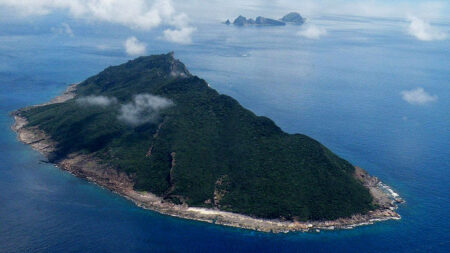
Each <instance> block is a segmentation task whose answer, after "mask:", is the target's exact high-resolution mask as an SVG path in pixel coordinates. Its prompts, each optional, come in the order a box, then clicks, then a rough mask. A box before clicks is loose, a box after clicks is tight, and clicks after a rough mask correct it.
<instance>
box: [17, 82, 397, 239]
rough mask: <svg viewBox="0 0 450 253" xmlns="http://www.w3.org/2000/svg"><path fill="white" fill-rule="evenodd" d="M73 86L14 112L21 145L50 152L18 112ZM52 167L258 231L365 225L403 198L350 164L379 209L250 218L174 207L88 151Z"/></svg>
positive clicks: (158, 206) (387, 215) (180, 213)
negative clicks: (324, 216) (325, 217)
mask: <svg viewBox="0 0 450 253" xmlns="http://www.w3.org/2000/svg"><path fill="white" fill-rule="evenodd" d="M76 85H77V84H73V85H70V86H69V87H68V88H67V90H66V91H65V92H64V93H63V94H61V95H60V96H57V97H55V98H53V99H52V100H51V101H49V102H47V103H44V104H41V105H34V106H30V107H25V108H22V109H19V110H17V111H14V112H12V113H11V115H12V116H13V117H14V120H15V122H14V124H13V125H12V126H11V129H12V130H13V131H15V132H16V133H17V138H18V140H19V141H21V142H22V143H24V144H28V145H30V146H31V147H32V148H33V149H35V150H37V151H38V152H40V153H41V154H42V155H44V156H45V157H47V158H48V156H49V155H50V154H51V153H52V152H53V151H54V150H55V147H56V142H54V141H53V140H52V139H51V138H50V137H49V136H48V135H47V134H46V133H45V132H43V131H42V130H40V129H39V128H38V127H27V123H28V122H27V119H26V118H24V117H22V116H20V112H21V111H26V110H28V109H30V108H34V107H37V106H43V105H48V104H55V103H63V102H65V101H67V100H70V99H73V98H74V97H75V91H76ZM54 165H55V166H56V167H58V168H60V169H63V170H65V171H68V172H69V173H71V174H73V175H75V176H77V177H80V178H84V179H86V180H88V181H90V182H93V183H95V184H97V185H99V186H101V187H104V188H106V189H108V190H111V191H112V192H115V193H117V194H119V195H121V196H123V197H125V198H127V199H129V200H131V201H132V202H133V203H135V204H136V205H137V206H139V207H142V208H144V209H148V210H152V211H155V212H158V213H161V214H164V215H170V216H174V217H178V218H184V219H190V220H196V221H202V222H208V223H213V224H218V225H223V226H229V227H237V228H242V229H248V230H256V231H260V232H272V233H287V232H295V231H299V232H319V231H320V230H334V229H351V228H354V227H357V226H362V225H369V224H373V223H374V222H378V221H385V220H399V219H401V216H400V215H399V214H398V213H397V212H396V211H395V210H396V209H397V207H398V204H399V203H403V202H404V201H403V199H401V198H400V197H399V195H398V194H397V193H395V192H394V191H393V190H392V189H391V188H390V187H389V186H387V185H385V184H383V183H382V182H381V181H380V180H379V179H378V178H377V177H373V176H370V175H369V174H368V173H367V172H366V171H364V170H363V169H361V168H359V167H355V177H356V178H357V179H359V180H360V181H361V182H362V183H363V185H364V186H365V187H367V188H368V189H369V191H370V193H371V195H372V197H373V199H374V201H375V203H376V204H377V205H378V206H379V208H377V209H375V210H372V211H369V212H367V213H366V214H355V215H352V216H351V217H348V218H339V219H336V220H329V221H282V220H268V219H262V218H254V217H250V216H247V215H242V214H237V213H232V212H226V211H221V210H217V209H208V208H201V207H189V206H187V205H176V204H173V203H171V202H167V201H165V200H164V199H163V198H161V197H158V196H156V195H155V194H152V193H149V192H139V191H135V190H134V189H133V185H134V183H133V177H134V175H127V174H125V173H123V172H118V171H117V170H115V169H113V168H109V167H108V166H107V165H104V164H102V163H101V161H100V160H99V159H98V158H96V157H95V156H94V155H93V154H88V155H86V154H80V153H72V154H70V155H68V156H67V157H66V158H64V159H62V160H59V161H57V162H56V163H54Z"/></svg>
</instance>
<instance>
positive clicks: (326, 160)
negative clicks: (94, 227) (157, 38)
mask: <svg viewBox="0 0 450 253" xmlns="http://www.w3.org/2000/svg"><path fill="white" fill-rule="evenodd" d="M66 95H68V97H66V98H65V99H61V100H60V101H54V102H50V103H47V104H43V105H39V106H31V107H27V108H23V109H20V110H18V111H16V112H14V113H13V114H14V116H15V117H16V126H15V127H14V129H15V130H16V131H17V132H18V133H19V139H21V140H22V141H23V142H25V143H28V144H30V145H32V146H33V145H34V147H35V148H36V149H38V150H40V151H41V152H42V153H44V154H45V155H46V156H47V158H48V160H49V162H51V163H54V164H57V165H59V167H61V168H63V169H66V170H69V171H71V172H73V173H74V174H75V175H78V176H82V177H84V178H87V179H88V180H91V181H94V182H97V183H99V184H100V185H102V186H105V187H106V188H109V189H112V190H114V191H116V192H118V193H119V194H122V195H124V196H127V197H128V198H130V199H131V200H133V201H134V202H136V203H137V204H139V205H141V206H143V207H147V208H149V209H152V210H156V211H160V212H162V213H166V214H169V215H174V216H178V217H183V218H192V219H197V220H203V221H208V222H215V223H218V224H224V225H230V226H236V227H244V228H249V229H255V230H260V231H272V232H279V231H295V230H308V229H309V228H326V226H325V225H324V224H328V227H329V228H331V229H333V228H334V227H345V226H350V227H351V226H355V225H359V224H362V223H367V222H371V221H373V220H384V219H398V218H399V215H398V214H397V213H395V212H394V211H393V210H394V209H395V207H396V205H395V204H394V202H395V203H397V202H400V201H401V199H400V198H398V195H397V196H395V195H394V196H392V195H389V190H390V188H389V187H387V186H386V185H384V184H382V183H381V182H379V180H378V179H377V178H375V177H371V176H369V175H368V174H367V173H366V172H365V171H363V170H362V169H360V168H357V167H355V166H353V165H352V164H350V163H349V162H348V161H346V160H344V159H342V158H340V157H338V156H337V155H335V154H334V153H333V152H331V151H330V150H329V149H327V148H326V147H325V146H323V145H322V144H320V143H319V142H318V141H316V140H314V139H312V138H310V137H308V136H305V135H302V134H288V133H285V132H283V131H282V130H281V129H280V128H279V127H278V126H277V125H276V124H275V123H274V122H273V121H272V120H270V119H269V118H267V117H262V116H257V115H255V114H254V113H253V112H251V111H249V110H247V109H245V108H244V107H242V106H241V105H240V104H239V103H238V102H237V101H236V100H235V99H233V98H231V97H229V96H226V95H223V94H219V93H218V92H217V91H216V90H214V89H212V88H211V87H209V85H208V84H207V83H206V81H205V80H203V79H201V78H199V77H197V76H194V75H192V74H190V73H189V71H188V70H187V69H186V67H185V66H184V64H183V63H181V62H180V61H179V60H176V59H175V58H174V56H173V53H168V54H162V55H153V56H147V57H139V58H137V59H135V60H132V61H128V62H127V63H125V64H122V65H119V66H113V67H108V68H106V69H105V70H104V71H102V72H101V73H99V74H98V75H95V76H92V77H90V78H88V79H87V80H85V81H83V82H81V83H79V84H77V85H74V86H73V87H72V89H71V90H70V91H68V92H67V93H66ZM18 120H22V121H21V122H22V123H20V122H19V123H18ZM21 133H22V134H21ZM27 136H28V137H27ZM38 137H39V138H38ZM27 138H28V140H27ZM39 143H40V144H39ZM37 144H39V145H40V148H39V147H38V145H37ZM44 144H45V145H44ZM75 158H77V159H78V160H77V166H78V167H77V169H74V168H75V167H76V166H75V165H74V164H75V163H74V162H68V161H69V160H70V159H72V160H70V161H74V160H75ZM92 164H94V165H92ZM86 168H89V169H86ZM95 170H98V171H100V170H101V171H103V172H102V173H97V172H95ZM106 172H107V173H106ZM96 175H97V176H96ZM96 177H97V179H96ZM383 187H385V188H386V189H388V191H385V190H383ZM125 189H126V190H125ZM131 193H132V194H131ZM145 193H149V194H150V193H151V194H153V195H152V196H153V198H155V199H157V200H155V201H156V202H155V201H154V202H152V204H148V205H146V204H145V201H146V200H145V199H144V197H143V196H144V195H139V196H140V197H134V196H137V195H136V194H145ZM133 194H134V195H133ZM152 201H153V200H152ZM183 208H184V209H183ZM175 209H176V210H177V211H173V210H175ZM182 210H189V212H193V211H198V212H197V214H195V215H194V214H187V213H186V212H187V211H186V212H184V213H183V211H182ZM199 210H200V211H199ZM208 210H216V211H217V212H212V211H211V213H209V212H208ZM227 213H233V214H239V215H238V216H239V217H240V218H239V221H236V220H233V219H232V218H229V217H228V216H227V215H226V214H227ZM221 214H224V215H222V216H221ZM196 215H197V216H196ZM202 215H206V216H208V215H209V216H208V217H207V218H205V217H203V216H202ZM199 216H202V217H199ZM227 217H228V218H227ZM230 217H231V216H230ZM233 217H237V216H233ZM245 217H248V220H250V221H251V222H250V223H246V221H245V219H246V218H245ZM257 221H258V222H259V221H261V222H262V223H258V224H257V225H255V224H254V223H252V222H256V223H257ZM266 221H267V222H266ZM331 221H333V222H334V223H333V222H332V223H326V222H331ZM336 221H337V222H336ZM264 222H266V223H267V224H272V225H270V226H269V225H267V224H266V223H264ZM249 224H250V225H249ZM252 224H253V225H252ZM265 224H266V225H267V226H265ZM273 224H276V225H273ZM280 224H282V225H280ZM283 224H284V225H283ZM311 224H312V225H311ZM330 224H331V225H330ZM340 224H341V225H342V226H340ZM278 227H279V228H280V229H276V228H278Z"/></svg>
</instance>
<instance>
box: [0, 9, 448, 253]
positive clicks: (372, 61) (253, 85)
mask: <svg viewBox="0 0 450 253" xmlns="http://www.w3.org/2000/svg"><path fill="white" fill-rule="evenodd" d="M42 22H43V21H42ZM45 22H50V23H51V22H55V23H57V22H59V19H58V17H51V18H50V21H48V20H47V21H45ZM318 22H320V23H321V25H323V26H325V27H327V28H328V35H327V36H325V37H323V38H321V39H320V40H306V39H303V38H300V37H297V36H295V32H296V29H297V28H296V27H292V26H287V27H284V28H281V29H280V28H270V27H269V28H264V29H258V28H248V29H236V28H234V27H227V26H223V25H220V24H198V31H197V35H196V36H195V40H194V43H193V44H192V45H188V46H179V45H178V46H176V45H172V44H169V43H165V42H163V41H161V40H159V39H157V37H158V36H157V35H156V34H157V33H158V31H154V33H155V34H150V35H149V34H147V33H146V34H139V33H136V34H135V35H136V36H138V37H139V38H140V39H141V40H144V41H146V42H147V43H148V45H149V46H148V47H149V53H150V54H151V53H165V52H168V51H171V50H174V51H175V55H176V57H178V58H180V59H181V60H182V61H183V62H184V63H185V64H186V65H187V66H188V68H189V70H190V71H191V72H192V73H194V74H196V75H199V76H200V77H202V78H204V79H206V80H207V81H208V82H209V83H210V85H211V86H212V87H214V88H216V89H217V90H218V91H220V92H221V93H225V94H228V95H231V96H233V97H235V98H236V99H238V100H239V102H241V103H242V104H243V105H244V106H246V107H248V108H250V109H251V110H253V111H254V112H256V113H257V114H259V115H266V116H268V117H270V118H272V119H274V120H275V121H276V122H277V124H279V125H280V126H281V127H282V128H283V129H284V130H286V131H288V132H300V133H305V134H308V135H310V136H312V137H314V138H316V139H318V140H319V141H321V142H322V143H324V144H325V145H326V146H328V147H330V148H331V149H332V150H333V151H335V152H336V153H338V154H339V155H341V156H342V157H344V158H346V159H348V160H349V161H351V162H352V163H354V164H355V165H359V166H361V167H364V168H365V169H366V170H368V171H369V172H370V173H371V174H374V175H376V176H378V177H380V178H381V180H382V181H384V182H385V183H387V184H389V185H390V186H392V188H393V189H394V190H395V191H396V192H398V193H399V194H400V195H401V196H402V197H403V198H404V199H405V200H406V201H407V202H406V204H404V205H402V206H401V207H400V209H399V210H398V212H399V213H400V214H401V215H402V220H400V221H387V222H382V223H377V224H375V225H371V226H364V227H359V228H357V229H353V230H345V231H344V230H343V231H332V232H321V233H309V234H302V233H289V234H275V235H274V234H265V233H258V232H253V231H246V230H241V229H235V228H227V227H221V226H215V225H211V224H205V223H200V222H194V221H188V220H182V219H177V218H172V217H167V216H163V215H160V214H157V213H154V212H151V211H146V210H142V209H140V208H138V207H136V206H134V205H133V204H132V203H131V202H129V201H127V200H125V199H123V198H121V197H120V196H117V195H115V194H113V193H111V192H109V191H107V190H105V189H102V188H100V187H97V186H95V185H93V184H91V183H88V182H85V181H83V180H81V179H78V178H75V177H73V176H72V175H70V174H68V173H65V172H63V171H60V170H58V169H57V168H55V167H53V166H51V165H49V164H45V163H41V162H40V160H41V159H42V157H41V156H40V155H39V154H38V153H36V152H35V151H33V150H31V149H30V148H29V147H28V146H25V145H23V144H21V143H19V142H17V141H16V137H15V134H14V133H13V132H12V131H10V130H9V127H10V125H11V124H12V119H11V118H10V117H9V116H8V112H10V111H12V110H14V109H17V108H20V107H23V106H26V105H30V104H36V103H42V102H44V101H47V100H49V99H50V98H51V97H53V96H55V95H57V94H59V93H60V92H61V91H63V90H64V88H65V86H66V85H67V84H69V83H72V82H77V81H80V80H84V79H85V78H86V77H88V76H90V75H93V74H95V73H97V72H98V71H100V70H102V69H103V68H105V67H107V66H109V65H113V64H119V63H122V62H124V61H126V60H127V59H129V58H128V57H127V56H126V55H125V54H124V53H123V50H122V42H123V40H125V39H126V38H127V37H128V36H129V35H130V31H128V30H126V29H121V28H117V27H115V26H101V27H100V26H99V27H96V28H89V29H87V28H85V27H84V26H83V24H79V23H74V24H72V27H73V30H74V32H75V34H76V36H75V37H73V38H69V37H62V36H58V35H54V34H52V33H50V32H49V29H47V28H48V26H49V24H48V23H39V22H37V23H35V24H34V25H30V24H27V25H18V24H1V25H0V28H1V29H0V31H2V32H1V33H0V42H1V43H0V59H1V61H0V252H60V251H69V252H89V251H90V252H93V251H102V252H143V251H152V252H180V251H183V252H184V251H190V252H229V251H241V252H330V251H332V252H448V251H449V250H450V237H449V233H450V216H449V212H450V200H449V197H448V196H449V193H450V182H449V169H450V152H449V150H450V148H449V147H450V113H449V108H450V101H449V97H450V96H449V95H450V85H449V84H450V83H449V73H450V67H449V66H450V57H449V56H450V53H449V50H448V49H449V48H450V44H449V41H448V40H446V41H445V40H444V41H437V42H420V41H416V40H414V39H413V38H411V37H409V36H408V35H406V34H405V33H404V32H403V30H402V29H403V28H404V25H405V24H403V23H401V22H400V21H393V20H368V19H359V18H358V19H355V18H352V19H346V18H343V17H339V18H336V17H333V18H330V17H328V18H322V19H319V20H318ZM355 22H356V23H355ZM50 26H51V24H50ZM356 27H357V28H356ZM441 28H442V29H444V30H445V29H446V31H448V30H449V26H448V25H445V24H443V25H441ZM416 87H423V88H424V89H425V90H426V91H427V92H429V93H431V94H435V95H437V96H438V99H437V101H435V102H432V103H429V104H427V105H424V106H417V105H411V104H408V103H407V102H405V101H404V100H402V97H401V95H400V92H401V91H403V90H410V89H413V88H416Z"/></svg>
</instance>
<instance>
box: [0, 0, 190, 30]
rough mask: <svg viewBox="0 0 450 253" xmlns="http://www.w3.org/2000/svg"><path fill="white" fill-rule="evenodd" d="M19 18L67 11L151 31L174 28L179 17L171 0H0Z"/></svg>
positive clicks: (85, 17) (1, 5) (2, 5)
mask: <svg viewBox="0 0 450 253" xmlns="http://www.w3.org/2000/svg"><path fill="white" fill-rule="evenodd" d="M0 7H7V8H11V9H13V10H15V11H17V12H18V13H19V15H21V16H22V17H26V16H30V15H47V14H50V13H52V12H55V11H61V10H62V11H68V12H69V13H70V15H71V16H72V17H74V18H80V19H93V20H99V21H104V22H109V23H114V24H120V25H124V26H127V27H130V28H133V29H141V30H150V29H152V28H154V27H157V26H159V25H161V24H167V25H173V23H175V22H176V19H178V16H180V15H182V16H183V15H185V14H183V13H181V14H180V13H177V12H176V11H175V9H174V7H173V4H172V1H171V0H126V1H125V0H0Z"/></svg>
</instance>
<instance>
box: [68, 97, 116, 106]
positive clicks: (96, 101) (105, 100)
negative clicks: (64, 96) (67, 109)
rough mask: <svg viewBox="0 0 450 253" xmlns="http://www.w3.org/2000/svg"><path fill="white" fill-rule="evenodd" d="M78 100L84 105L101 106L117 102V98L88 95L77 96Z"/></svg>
mask: <svg viewBox="0 0 450 253" xmlns="http://www.w3.org/2000/svg"><path fill="white" fill-rule="evenodd" d="M76 102H77V103H78V104H80V105H82V106H101V107H107V106H110V105H112V104H116V103H117V99H116V98H109V97H105V96H86V97H81V98H77V100H76Z"/></svg>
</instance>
